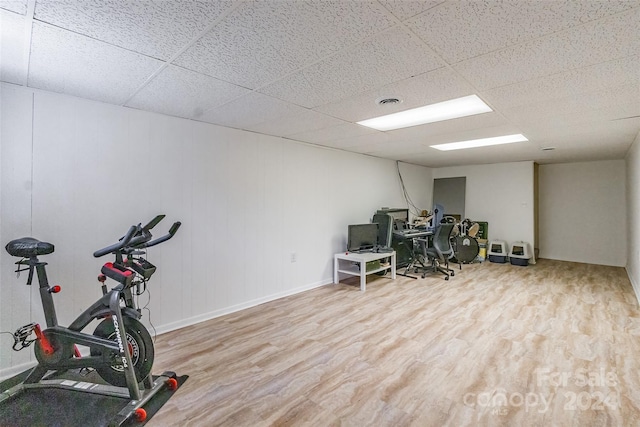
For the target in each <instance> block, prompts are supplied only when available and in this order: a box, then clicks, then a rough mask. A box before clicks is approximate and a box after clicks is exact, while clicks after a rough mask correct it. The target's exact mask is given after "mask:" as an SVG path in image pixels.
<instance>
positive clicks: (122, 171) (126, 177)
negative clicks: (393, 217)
mask: <svg viewBox="0 0 640 427" xmlns="http://www.w3.org/2000/svg"><path fill="white" fill-rule="evenodd" d="M1 94H2V110H1V111H2V146H1V150H2V151H1V154H2V169H1V172H2V176H1V181H0V182H1V185H2V188H1V189H2V196H1V204H0V208H1V209H2V222H1V223H0V243H2V245H3V246H4V245H5V244H6V242H8V241H9V240H11V239H14V238H17V237H23V236H27V235H32V236H34V237H36V238H39V239H41V240H46V241H49V242H51V243H54V244H55V246H56V251H55V253H53V254H51V255H48V256H46V261H47V262H48V263H49V266H48V268H49V270H48V273H49V277H50V280H51V282H52V283H54V284H60V285H61V286H62V288H63V291H62V293H60V294H57V295H56V296H55V300H56V304H57V307H58V317H59V321H60V323H61V324H63V325H67V324H69V323H70V322H71V320H73V319H74V318H75V317H76V316H77V315H78V314H79V313H81V312H82V311H83V310H84V309H85V308H86V307H87V306H88V305H89V304H90V303H91V302H93V301H94V300H95V299H97V297H98V296H99V295H100V289H99V285H98V282H97V280H96V276H97V274H98V273H99V271H100V267H101V265H102V264H103V263H104V262H106V261H109V259H108V258H109V257H108V256H106V257H104V258H100V259H95V258H93V257H92V255H91V254H92V253H93V251H95V250H96V249H98V248H100V247H103V246H106V245H108V244H111V243H113V242H115V241H116V240H117V239H118V238H119V237H120V236H121V235H122V234H123V233H124V232H125V231H126V230H127V228H128V226H130V225H131V224H133V223H134V222H146V221H148V220H149V219H151V218H152V217H153V216H155V215H156V214H158V213H164V214H166V215H167V218H166V219H165V220H164V221H163V222H161V223H160V224H159V225H158V226H157V229H155V230H154V231H155V234H157V235H159V234H162V233H164V232H165V231H166V230H168V228H169V226H170V225H171V223H172V222H173V221H178V220H179V221H182V223H183V225H182V228H181V229H180V231H179V233H178V235H177V236H176V237H175V238H174V240H171V241H169V242H167V243H165V244H162V245H160V246H158V247H155V248H152V249H151V250H150V251H149V254H148V258H149V260H150V261H151V262H153V263H154V264H155V265H157V267H158V271H157V272H156V274H155V275H154V277H153V279H152V280H151V282H150V286H149V289H150V291H151V301H150V303H149V308H150V309H151V312H152V316H151V321H152V323H153V324H154V326H155V328H156V329H157V331H158V332H163V331H168V330H171V329H175V328H179V327H182V326H185V325H188V324H192V323H195V322H198V321H202V320H206V319H209V318H212V317H215V316H218V315H222V314H225V313H228V312H232V311H236V310H239V309H242V308H245V307H249V306H252V305H255V304H259V303H261V302H265V301H268V300H272V299H275V298H278V297H281V296H285V295H288V294H292V293H295V292H300V291H303V290H305V289H310V288H313V287H316V286H320V285H323V284H327V283H330V282H331V281H332V264H331V263H332V255H333V254H334V253H335V252H338V251H342V250H344V248H345V246H346V234H347V225H348V224H353V223H361V222H367V221H369V219H370V218H371V216H372V215H373V213H374V212H375V210H376V209H378V208H379V207H381V206H392V207H398V206H406V202H405V200H404V198H403V196H402V191H401V187H400V181H399V179H398V174H397V169H396V164H395V162H393V161H390V160H383V159H378V158H374V157H370V156H365V155H359V154H353V153H347V152H342V151H337V150H330V149H323V148H320V147H316V146H311V145H307V144H303V143H297V142H294V141H289V140H285V139H282V138H276V137H269V136H265V135H260V134H255V133H250V132H244V131H239V130H234V129H229V128H224V127H219V126H214V125H209V124H204V123H199V122H194V121H190V120H184V119H177V118H172V117H167V116H162V115H158V114H153V113H147V112H142V111H137V110H133V109H128V108H123V107H117V106H112V105H107V104H102V103H97V102H92V101H86V100H81V99H77V98H73V97H68V96H63V95H58V94H53V93H48V92H43V91H32V90H29V89H24V88H19V87H15V86H12V85H6V84H4V85H2V92H1ZM32 106H33V108H32ZM401 170H402V172H403V177H404V179H405V184H406V185H407V189H408V191H409V192H410V194H411V195H412V197H413V198H414V202H416V203H417V204H424V207H425V208H427V207H428V203H430V199H431V170H430V169H428V168H423V167H419V166H413V165H404V164H402V165H401ZM292 254H295V257H296V262H292ZM0 260H1V267H2V271H1V272H0V275H1V276H0V277H1V278H2V285H1V286H0V292H2V293H1V294H0V330H2V331H13V330H15V329H16V328H17V327H19V326H22V325H24V324H26V323H29V321H31V320H33V321H39V322H42V315H41V313H40V312H41V311H42V309H41V307H40V301H39V297H38V294H37V287H36V286H32V287H31V289H29V288H28V287H27V286H25V285H24V282H25V280H26V276H25V275H22V276H21V277H20V278H19V279H16V277H15V274H13V273H12V271H13V270H12V267H13V262H14V261H15V260H14V259H12V258H11V257H9V256H8V255H6V253H4V252H3V254H2V256H1V258H0ZM146 301H147V296H144V297H142V298H141V303H142V305H144V304H145V303H146ZM145 318H146V314H145ZM145 321H148V320H147V319H145ZM11 344H12V341H11V337H9V336H7V335H4V334H3V335H0V356H1V357H0V377H2V376H3V375H4V376H6V375H7V374H10V373H13V372H14V371H17V370H18V369H20V368H22V367H23V364H24V363H25V362H28V361H29V360H30V356H29V354H28V353H30V351H27V350H25V351H23V352H21V353H15V352H12V351H11V350H10V347H11Z"/></svg>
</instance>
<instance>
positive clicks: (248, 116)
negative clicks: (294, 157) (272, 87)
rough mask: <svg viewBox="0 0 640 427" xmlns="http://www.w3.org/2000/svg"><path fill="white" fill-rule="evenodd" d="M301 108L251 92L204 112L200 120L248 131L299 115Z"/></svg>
mask: <svg viewBox="0 0 640 427" xmlns="http://www.w3.org/2000/svg"><path fill="white" fill-rule="evenodd" d="M299 111H300V107H298V106H297V105H291V104H289V103H287V102H284V101H281V100H279V99H276V98H272V97H270V96H267V95H263V94H261V93H257V92H251V93H249V94H247V95H244V96H242V97H240V98H238V99H235V100H233V101H231V102H228V103H227V104H224V105H222V106H220V107H214V108H211V109H209V110H207V111H205V112H204V114H203V115H202V117H201V118H200V120H203V121H205V122H208V123H214V124H217V125H221V126H229V127H232V128H237V129H248V128H249V127H250V126H254V125H257V124H259V123H262V122H267V121H273V120H277V119H279V118H281V117H284V116H287V115H291V114H295V113H298V112H299Z"/></svg>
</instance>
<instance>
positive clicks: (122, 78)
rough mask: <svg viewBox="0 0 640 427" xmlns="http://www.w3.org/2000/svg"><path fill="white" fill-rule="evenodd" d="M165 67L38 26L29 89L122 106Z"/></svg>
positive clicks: (63, 31) (129, 53)
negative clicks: (150, 77)
mask: <svg viewBox="0 0 640 427" xmlns="http://www.w3.org/2000/svg"><path fill="white" fill-rule="evenodd" d="M161 64H162V63H161V62H160V61H158V60H155V59H152V58H149V57H147V56H143V55H140V54H137V53H134V52H131V51H128V50H124V49H120V48H117V47H114V46H112V45H109V44H106V43H104V42H100V41H98V40H93V39H90V38H88V37H83V36H81V35H79V34H75V33H72V32H70V31H66V30H62V29H60V28H55V27H50V26H48V25H46V24H41V23H38V22H35V23H34V24H33V35H32V43H31V57H30V64H29V86H31V87H35V88H38V89H45V90H50V91H53V92H61V93H66V94H69V95H75V96H79V97H82V98H88V99H95V100H98V101H102V102H108V103H112V104H122V103H123V102H125V101H126V100H127V99H128V98H129V96H130V95H131V94H132V93H133V92H134V91H135V90H136V89H137V88H138V87H140V85H142V83H144V81H145V80H146V79H147V78H148V77H149V76H150V75H151V74H152V73H153V72H154V71H155V70H157V69H158V68H159V67H160V65H161Z"/></svg>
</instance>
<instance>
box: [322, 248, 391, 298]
mask: <svg viewBox="0 0 640 427" xmlns="http://www.w3.org/2000/svg"><path fill="white" fill-rule="evenodd" d="M384 258H391V262H390V263H389V265H384V266H380V268H376V269H373V270H370V271H367V262H369V261H376V260H380V259H384ZM353 263H357V264H358V265H359V267H360V268H358V267H357V266H355V265H353ZM387 269H390V270H391V279H392V280H395V278H396V251H393V252H364V253H356V252H341V253H338V254H335V255H334V259H333V283H339V282H340V277H339V276H338V275H339V273H344V274H349V275H351V276H360V290H361V291H362V292H364V291H366V289H367V275H368V274H373V273H377V272H379V271H384V270H387Z"/></svg>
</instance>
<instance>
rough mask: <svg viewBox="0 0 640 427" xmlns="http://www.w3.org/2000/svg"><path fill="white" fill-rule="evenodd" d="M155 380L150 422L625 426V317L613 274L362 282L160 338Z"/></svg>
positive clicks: (490, 267) (635, 366)
mask: <svg viewBox="0 0 640 427" xmlns="http://www.w3.org/2000/svg"><path fill="white" fill-rule="evenodd" d="M163 370H173V371H175V372H177V373H178V374H188V375H190V378H189V380H188V381H187V382H186V383H185V385H184V386H183V387H182V388H180V389H179V390H178V392H177V393H176V395H175V396H173V397H172V398H171V400H169V402H168V403H167V404H166V405H165V406H164V407H163V408H162V409H161V410H160V412H159V413H158V414H157V415H156V416H155V417H154V418H153V419H151V421H150V422H149V424H148V425H149V426H170V425H171V426H174V425H175V426H178V425H179V426H214V425H228V426H269V425H277V426H285V425H310V426H333V425H345V426H445V425H450V426H475V425H485V426H581V427H582V426H639V425H640V310H639V309H638V303H637V301H636V298H635V295H634V293H633V289H632V287H631V284H630V282H629V279H628V278H627V276H626V272H625V270H624V269H622V268H615V267H605V266H595V265H587V264H577V263H569V262H561V261H550V260H539V261H538V263H537V264H536V265H531V266H528V267H518V266H512V265H509V264H492V263H488V262H487V263H484V264H474V265H467V266H463V269H462V271H461V272H456V276H455V277H453V278H452V279H451V280H449V281H444V280H443V279H442V278H441V277H439V276H431V277H427V278H426V279H419V280H412V279H407V278H404V277H401V276H399V277H398V280H396V281H395V282H392V281H390V280H389V279H387V278H379V277H375V276H374V277H370V278H369V280H368V283H367V291H366V292H365V293H361V292H360V291H359V288H358V287H357V285H356V284H355V283H354V285H349V284H344V283H341V284H338V285H328V286H324V287H321V288H318V289H314V290H311V291H308V292H304V293H302V294H298V295H294V296H290V297H287V298H283V299H280V300H277V301H273V302H269V303H266V304H262V305H260V306H257V307H254V308H251V309H247V310H243V311H241V312H238V313H234V314H230V315H227V316H224V317H220V318H217V319H213V320H211V321H208V322H204V323H201V324H198V325H195V326H191V327H188V328H185V329H182V330H179V331H174V332H171V333H167V334H164V335H161V336H159V337H158V339H157V343H156V362H155V367H154V372H162V371H163Z"/></svg>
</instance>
